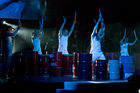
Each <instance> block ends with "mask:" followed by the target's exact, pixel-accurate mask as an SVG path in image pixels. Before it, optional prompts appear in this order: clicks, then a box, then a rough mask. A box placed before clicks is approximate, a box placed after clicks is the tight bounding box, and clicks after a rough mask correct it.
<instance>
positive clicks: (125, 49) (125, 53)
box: [120, 43, 129, 56]
mask: <svg viewBox="0 0 140 93" xmlns="http://www.w3.org/2000/svg"><path fill="white" fill-rule="evenodd" d="M120 52H121V56H129V53H128V43H125V44H122V45H121V51H120Z"/></svg>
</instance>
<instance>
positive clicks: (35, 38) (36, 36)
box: [32, 19, 44, 55]
mask: <svg viewBox="0 0 140 93" xmlns="http://www.w3.org/2000/svg"><path fill="white" fill-rule="evenodd" d="M43 35H44V32H43V19H42V22H40V29H36V30H35V31H34V32H33V33H32V43H33V51H37V52H38V54H39V55H41V54H42V51H41V45H40V38H41V37H42V36H43Z"/></svg>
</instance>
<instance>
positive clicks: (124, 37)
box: [120, 28, 126, 44]
mask: <svg viewBox="0 0 140 93" xmlns="http://www.w3.org/2000/svg"><path fill="white" fill-rule="evenodd" d="M125 36H126V28H125V32H124V36H123V38H122V39H121V41H120V44H122V43H123V40H124V39H125Z"/></svg>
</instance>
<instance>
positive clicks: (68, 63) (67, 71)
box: [63, 54, 73, 76]
mask: <svg viewBox="0 0 140 93" xmlns="http://www.w3.org/2000/svg"><path fill="white" fill-rule="evenodd" d="M72 64H73V54H63V75H64V76H72Z"/></svg>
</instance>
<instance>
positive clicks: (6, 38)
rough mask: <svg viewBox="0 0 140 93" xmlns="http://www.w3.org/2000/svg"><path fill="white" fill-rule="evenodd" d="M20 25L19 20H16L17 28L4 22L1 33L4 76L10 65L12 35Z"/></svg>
mask: <svg viewBox="0 0 140 93" xmlns="http://www.w3.org/2000/svg"><path fill="white" fill-rule="evenodd" d="M20 27H21V22H20V20H19V21H18V27H17V29H14V28H13V27H11V26H8V25H6V24H4V30H5V32H4V33H3V37H2V38H3V52H4V55H3V57H4V61H3V62H4V63H3V74H5V75H6V78H8V72H9V67H10V64H11V59H12V49H13V44H12V36H15V35H16V34H17V33H18V30H19V29H20Z"/></svg>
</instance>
